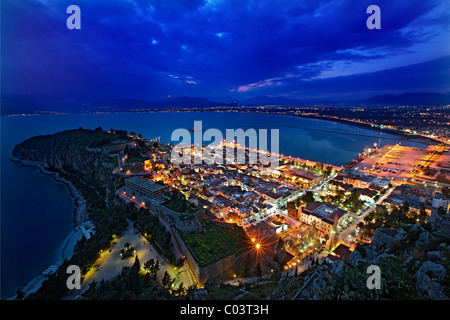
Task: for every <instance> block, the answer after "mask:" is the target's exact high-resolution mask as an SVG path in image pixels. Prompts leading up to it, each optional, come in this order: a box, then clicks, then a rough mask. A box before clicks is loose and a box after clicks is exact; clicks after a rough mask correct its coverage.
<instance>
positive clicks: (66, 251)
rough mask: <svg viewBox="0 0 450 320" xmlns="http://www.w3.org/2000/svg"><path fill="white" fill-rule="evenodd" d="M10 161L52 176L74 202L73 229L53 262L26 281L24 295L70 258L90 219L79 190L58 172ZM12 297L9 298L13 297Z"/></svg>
mask: <svg viewBox="0 0 450 320" xmlns="http://www.w3.org/2000/svg"><path fill="white" fill-rule="evenodd" d="M10 160H11V161H15V162H18V163H21V164H23V165H26V166H34V167H37V168H38V169H39V171H40V172H41V173H43V174H46V175H50V176H52V177H53V178H54V179H55V181H57V182H60V183H63V184H64V185H66V187H67V188H68V190H69V192H70V195H71V197H72V199H73V201H74V203H75V206H76V207H75V209H74V211H73V213H72V220H73V222H74V227H73V230H72V231H71V232H70V233H69V234H68V235H67V236H66V237H65V239H64V241H63V242H62V243H61V244H60V246H59V247H58V249H57V254H56V256H57V261H55V263H54V264H52V265H51V266H49V267H48V268H47V269H46V270H45V271H44V272H42V273H41V274H40V275H38V276H36V277H35V278H34V279H32V280H31V281H30V282H28V283H27V284H26V285H25V286H24V288H23V289H22V290H21V291H22V292H23V293H24V296H25V297H26V296H27V295H29V294H31V293H33V292H36V291H37V290H38V289H39V288H40V287H41V285H42V283H43V282H44V281H45V280H46V279H47V278H48V277H49V276H50V275H51V274H52V273H53V272H55V271H56V269H57V268H58V266H59V265H60V264H61V263H62V262H63V261H64V260H65V259H70V258H71V257H72V255H73V254H74V248H75V245H76V244H77V242H78V240H80V239H81V237H82V236H83V234H84V235H86V229H85V227H84V225H85V224H90V221H88V220H87V210H86V200H85V199H84V198H83V197H82V196H81V194H80V192H79V191H78V190H77V189H76V188H75V186H74V185H73V184H72V183H71V182H70V181H68V180H66V179H64V178H62V177H60V175H59V173H57V172H53V171H49V170H48V169H47V167H46V165H45V164H44V163H42V162H36V161H28V160H22V159H18V158H14V157H11V158H10ZM14 298H15V297H12V298H11V299H14Z"/></svg>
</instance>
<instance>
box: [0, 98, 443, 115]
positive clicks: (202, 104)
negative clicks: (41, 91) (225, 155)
mask: <svg viewBox="0 0 450 320" xmlns="http://www.w3.org/2000/svg"><path fill="white" fill-rule="evenodd" d="M221 100H222V99H221ZM224 100H225V99H223V100H222V101H224ZM226 101H232V98H229V97H227V99H226ZM314 104H327V105H332V104H334V105H450V93H426V92H425V93H403V94H400V95H392V94H385V95H377V96H374V97H371V98H367V99H362V100H341V101H339V100H335V101H331V100H323V99H322V100H319V99H301V100H300V99H298V100H297V99H288V98H285V97H273V96H260V97H254V98H250V99H247V100H242V101H233V102H215V101H211V100H209V99H206V98H201V97H178V98H168V99H164V100H156V101H146V100H141V99H108V100H101V101H95V102H88V103H75V102H68V101H64V100H61V99H58V100H55V99H52V98H50V97H46V96H33V95H2V96H1V106H0V108H1V114H2V115H10V114H30V113H43V112H102V111H104V112H115V111H139V110H155V111H157V110H161V109H169V108H172V109H181V108H193V107H195V108H211V107H219V106H223V107H232V106H234V107H236V106H259V105H282V106H306V105H314Z"/></svg>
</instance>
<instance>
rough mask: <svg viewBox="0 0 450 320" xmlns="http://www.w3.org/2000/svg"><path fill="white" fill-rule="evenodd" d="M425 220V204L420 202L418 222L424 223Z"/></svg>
mask: <svg viewBox="0 0 450 320" xmlns="http://www.w3.org/2000/svg"><path fill="white" fill-rule="evenodd" d="M426 221H427V211H426V210H425V206H424V205H423V204H422V205H421V206H420V209H419V222H420V223H425V222H426Z"/></svg>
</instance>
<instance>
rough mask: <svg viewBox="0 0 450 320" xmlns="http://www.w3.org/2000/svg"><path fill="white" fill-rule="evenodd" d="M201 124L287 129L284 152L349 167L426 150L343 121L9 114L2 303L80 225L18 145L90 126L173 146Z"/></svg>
mask: <svg viewBox="0 0 450 320" xmlns="http://www.w3.org/2000/svg"><path fill="white" fill-rule="evenodd" d="M198 120H201V121H202V123H203V129H204V130H205V129H208V128H217V129H219V130H222V132H223V135H224V137H225V130H226V129H236V128H242V129H244V130H246V129H248V128H255V129H279V134H280V152H281V153H282V154H286V155H293V156H297V157H300V158H303V159H310V160H315V161H322V162H324V163H330V164H334V165H344V164H345V163H347V162H348V161H349V160H350V159H352V158H354V157H356V155H357V154H358V153H360V152H361V151H362V150H363V148H364V147H365V146H371V145H373V144H374V143H378V145H379V146H382V145H384V144H394V143H397V142H402V144H405V145H412V146H416V147H424V146H425V145H423V144H421V143H419V142H414V141H413V140H409V141H405V140H404V139H402V137H400V136H396V135H393V134H386V133H381V132H379V131H376V130H371V129H366V128H361V127H355V126H351V125H347V124H343V123H338V122H331V121H324V120H317V119H306V118H300V117H294V116H284V115H267V114H253V113H122V114H80V115H39V116H19V117H1V298H2V299H5V298H8V297H10V296H11V295H14V294H15V291H16V290H17V289H20V288H21V287H23V286H24V285H25V284H26V283H27V282H28V281H29V280H31V279H32V278H34V277H35V276H36V275H38V274H39V273H40V272H42V271H43V270H45V269H46V268H47V267H48V266H49V265H50V264H52V263H54V262H55V261H56V259H57V256H56V255H57V253H58V252H57V251H58V250H57V249H58V247H59V246H60V245H61V243H62V241H63V239H64V238H65V236H66V235H67V234H68V232H69V231H70V230H71V229H72V228H73V225H72V212H73V209H74V204H73V201H72V200H71V197H70V194H69V192H68V190H67V188H66V187H65V186H64V185H63V184H60V183H57V182H55V181H54V180H53V178H51V177H50V176H46V175H43V174H41V173H40V172H39V171H38V170H37V169H36V168H33V167H26V166H23V165H20V164H17V163H14V162H11V161H9V157H10V156H11V152H12V149H13V147H14V145H15V144H17V143H20V142H22V141H23V140H25V139H27V138H30V137H32V136H36V135H43V134H52V133H56V132H59V131H62V130H67V129H77V128H79V127H83V128H86V129H94V128H96V127H99V126H101V127H102V128H103V129H104V130H109V129H111V128H114V129H125V130H128V131H134V132H136V133H141V134H142V135H143V137H144V138H147V139H151V138H154V137H162V138H163V141H165V142H171V140H170V138H171V134H172V132H173V130H175V129H177V128H186V129H189V128H191V127H192V126H194V121H198Z"/></svg>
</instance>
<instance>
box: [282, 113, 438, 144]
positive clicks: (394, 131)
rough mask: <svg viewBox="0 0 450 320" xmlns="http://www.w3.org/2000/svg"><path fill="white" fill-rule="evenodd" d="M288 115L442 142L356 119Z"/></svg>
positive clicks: (432, 142)
mask: <svg viewBox="0 0 450 320" xmlns="http://www.w3.org/2000/svg"><path fill="white" fill-rule="evenodd" d="M286 115H292V116H296V117H301V118H310V119H318V120H325V121H332V122H340V123H344V124H348V125H352V126H355V127H360V128H363V129H371V130H375V131H378V132H383V133H389V134H395V135H398V136H402V137H404V138H405V140H411V139H414V140H417V142H419V143H423V144H428V145H429V144H436V143H438V144H439V143H442V142H441V141H439V140H435V139H433V138H429V137H424V136H422V135H417V134H407V133H405V132H403V131H401V130H398V129H392V128H383V129H382V128H379V127H374V126H372V125H370V124H366V123H361V122H356V121H351V120H345V119H335V118H331V117H321V116H311V115H301V114H286Z"/></svg>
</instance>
